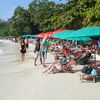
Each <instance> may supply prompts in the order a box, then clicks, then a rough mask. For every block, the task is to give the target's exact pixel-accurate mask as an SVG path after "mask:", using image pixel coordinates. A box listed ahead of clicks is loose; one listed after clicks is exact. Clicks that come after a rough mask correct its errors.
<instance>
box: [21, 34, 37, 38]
mask: <svg viewBox="0 0 100 100" xmlns="http://www.w3.org/2000/svg"><path fill="white" fill-rule="evenodd" d="M21 37H22V38H26V37H28V38H30V37H37V35H31V34H26V35H22V36H21Z"/></svg>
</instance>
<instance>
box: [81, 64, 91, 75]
mask: <svg viewBox="0 0 100 100" xmlns="http://www.w3.org/2000/svg"><path fill="white" fill-rule="evenodd" d="M91 71H92V67H91V66H88V65H87V66H84V67H83V68H82V71H81V72H82V73H84V74H91Z"/></svg>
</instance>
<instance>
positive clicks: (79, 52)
mask: <svg viewBox="0 0 100 100" xmlns="http://www.w3.org/2000/svg"><path fill="white" fill-rule="evenodd" d="M99 41H100V40H98V41H97V44H94V43H89V44H86V43H81V42H79V43H77V46H75V44H74V43H75V42H72V41H65V40H60V41H59V42H56V41H55V40H53V41H50V40H49V38H48V36H47V37H45V38H44V39H43V40H42V41H41V39H40V38H37V39H36V43H35V48H34V53H35V54H36V57H35V59H34V65H35V66H37V59H38V58H39V59H40V63H41V64H42V65H43V66H44V67H46V69H45V71H44V72H43V73H58V72H67V71H69V72H71V73H74V71H73V67H72V65H73V64H75V65H77V64H82V65H84V66H85V68H86V66H89V67H90V66H91V68H92V69H93V71H94V70H95V69H96V68H97V66H99V65H100V61H99V62H96V59H94V62H93V63H91V62H90V61H91V58H92V57H93V56H95V54H96V52H97V53H98V54H100V42H99ZM27 48H28V39H27V38H26V39H24V40H22V41H21V50H20V51H21V53H22V60H23V61H24V58H25V53H26V52H27ZM48 51H50V52H51V53H52V54H54V57H55V61H54V63H52V64H51V65H47V64H46V63H45V61H46V59H47V53H48ZM93 54H94V55H93ZM82 73H84V74H91V73H92V75H93V72H92V71H91V73H86V72H84V71H82ZM95 75H97V73H95V74H94V76H95Z"/></svg>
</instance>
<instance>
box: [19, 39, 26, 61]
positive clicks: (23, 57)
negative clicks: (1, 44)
mask: <svg viewBox="0 0 100 100" xmlns="http://www.w3.org/2000/svg"><path fill="white" fill-rule="evenodd" d="M20 45H21V50H20V52H21V54H22V61H24V60H25V53H26V45H25V42H24V40H22V41H21V44H20Z"/></svg>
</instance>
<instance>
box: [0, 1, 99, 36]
mask: <svg viewBox="0 0 100 100" xmlns="http://www.w3.org/2000/svg"><path fill="white" fill-rule="evenodd" d="M92 25H96V26H100V0H68V2H66V3H65V4H56V3H55V2H52V1H48V0H33V1H32V2H31V3H30V4H29V6H28V8H27V9H25V8H23V7H20V6H18V7H17V8H16V9H15V11H14V14H13V16H12V17H11V18H10V19H9V21H8V22H7V25H5V28H6V31H8V33H9V34H10V35H21V34H25V33H32V34H38V33H40V32H47V31H52V30H55V29H59V28H67V29H79V28H82V27H85V26H92ZM1 26H2V25H1ZM1 26H0V27H1ZM5 28H4V27H3V28H1V29H2V30H5ZM4 33H5V34H7V33H6V32H4Z"/></svg>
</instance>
